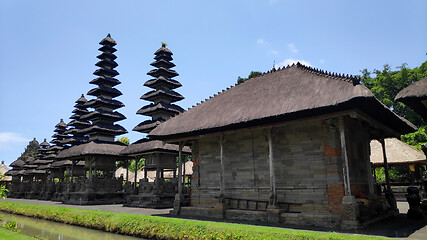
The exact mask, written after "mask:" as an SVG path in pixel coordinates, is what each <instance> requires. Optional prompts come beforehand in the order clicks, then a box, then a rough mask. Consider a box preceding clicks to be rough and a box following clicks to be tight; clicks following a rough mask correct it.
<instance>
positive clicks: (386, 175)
mask: <svg viewBox="0 0 427 240" xmlns="http://www.w3.org/2000/svg"><path fill="white" fill-rule="evenodd" d="M380 143H381V147H382V149H383V158H384V173H385V182H386V185H387V192H390V191H391V186H390V175H389V174H388V163H387V154H386V149H385V141H384V138H381V139H380Z"/></svg>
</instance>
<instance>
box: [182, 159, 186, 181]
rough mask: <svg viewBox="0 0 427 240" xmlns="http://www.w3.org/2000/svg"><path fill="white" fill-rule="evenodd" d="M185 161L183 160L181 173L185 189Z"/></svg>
mask: <svg viewBox="0 0 427 240" xmlns="http://www.w3.org/2000/svg"><path fill="white" fill-rule="evenodd" d="M185 160H186V159H184V164H183V168H184V169H183V173H182V178H183V179H182V182H183V185H184V188H185Z"/></svg>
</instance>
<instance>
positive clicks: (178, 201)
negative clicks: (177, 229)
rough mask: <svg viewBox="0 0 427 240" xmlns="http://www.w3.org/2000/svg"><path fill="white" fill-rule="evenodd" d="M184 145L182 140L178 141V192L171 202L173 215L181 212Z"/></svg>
mask: <svg viewBox="0 0 427 240" xmlns="http://www.w3.org/2000/svg"><path fill="white" fill-rule="evenodd" d="M183 147H184V143H183V142H179V153H178V192H177V194H176V195H175V200H174V202H173V211H172V213H173V214H175V215H179V214H180V212H181V202H182V148H183Z"/></svg>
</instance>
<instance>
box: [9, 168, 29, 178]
mask: <svg viewBox="0 0 427 240" xmlns="http://www.w3.org/2000/svg"><path fill="white" fill-rule="evenodd" d="M25 171H26V170H14V169H12V170H9V171H7V172H6V173H5V174H4V175H6V176H18V175H24V172H25Z"/></svg>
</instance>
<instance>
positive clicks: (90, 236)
mask: <svg viewBox="0 0 427 240" xmlns="http://www.w3.org/2000/svg"><path fill="white" fill-rule="evenodd" d="M0 217H1V221H2V223H3V224H4V223H7V222H12V221H13V222H16V225H17V227H18V229H19V230H21V233H24V234H28V235H31V236H38V237H41V238H42V239H50V240H99V239H102V240H141V238H137V237H131V236H125V235H120V234H114V233H108V232H103V231H99V230H93V229H89V228H84V227H78V226H73V225H69V224H65V223H57V222H53V221H47V220H42V219H37V218H31V217H25V216H21V215H15V214H10V213H5V212H1V211H0Z"/></svg>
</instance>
